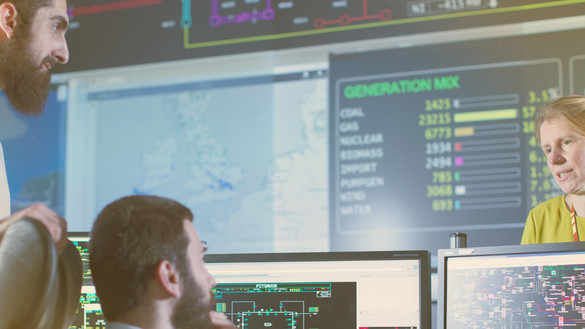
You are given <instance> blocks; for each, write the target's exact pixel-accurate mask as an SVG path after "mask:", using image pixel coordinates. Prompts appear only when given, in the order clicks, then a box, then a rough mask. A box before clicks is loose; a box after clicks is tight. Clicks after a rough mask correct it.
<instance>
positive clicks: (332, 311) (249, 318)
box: [213, 282, 357, 329]
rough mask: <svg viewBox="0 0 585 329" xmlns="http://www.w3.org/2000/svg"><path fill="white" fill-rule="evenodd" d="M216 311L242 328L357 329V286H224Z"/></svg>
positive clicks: (218, 291)
mask: <svg viewBox="0 0 585 329" xmlns="http://www.w3.org/2000/svg"><path fill="white" fill-rule="evenodd" d="M213 292H214V294H215V297H216V301H217V304H216V310H217V311H219V312H223V313H224V314H225V315H226V316H227V317H228V318H230V319H231V320H232V322H233V323H234V325H235V326H237V327H239V328H242V329H244V328H248V329H254V328H267V327H269V328H276V329H309V328H328V327H331V328H348V329H349V328H352V329H353V328H355V327H356V323H357V322H356V321H357V320H356V319H357V315H356V283H355V282H333V283H245V284H239V283H220V284H218V285H217V286H216V287H215V288H213Z"/></svg>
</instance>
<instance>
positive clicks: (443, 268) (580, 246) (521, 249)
mask: <svg viewBox="0 0 585 329" xmlns="http://www.w3.org/2000/svg"><path fill="white" fill-rule="evenodd" d="M566 251H569V252H571V251H575V252H578V251H585V242H568V243H546V244H532V245H509V246H495V247H477V248H454V249H439V250H438V255H437V262H438V264H437V269H438V288H439V289H438V298H437V329H448V328H447V323H446V321H447V317H446V314H445V312H446V309H447V307H446V304H447V294H446V292H447V263H448V261H449V259H453V258H460V257H477V256H498V255H502V256H508V255H509V256H513V255H518V256H520V255H530V254H541V253H550V254H553V253H559V252H566Z"/></svg>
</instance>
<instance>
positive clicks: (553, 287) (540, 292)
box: [447, 265, 585, 328]
mask: <svg viewBox="0 0 585 329" xmlns="http://www.w3.org/2000/svg"><path fill="white" fill-rule="evenodd" d="M452 274H453V276H450V277H449V280H448V282H447V289H448V295H447V296H448V297H447V298H448V305H449V306H448V309H447V324H448V327H449V328H567V327H571V328H574V327H578V328H583V327H584V326H585V265H569V266H524V267H508V268H487V269H473V270H469V269H467V270H457V271H453V272H452Z"/></svg>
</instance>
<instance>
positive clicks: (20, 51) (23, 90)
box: [0, 38, 56, 115]
mask: <svg viewBox="0 0 585 329" xmlns="http://www.w3.org/2000/svg"><path fill="white" fill-rule="evenodd" d="M28 44H29V42H28V40H27V38H14V39H12V40H11V41H8V42H6V43H5V45H4V47H3V48H4V49H2V50H1V53H0V77H1V79H2V81H3V82H4V94H6V97H7V98H8V101H9V102H10V104H11V105H12V106H13V107H14V108H15V109H16V110H17V111H18V112H20V113H22V114H25V115H38V114H40V113H41V112H42V111H43V109H44V107H45V103H46V100H47V96H48V95H49V91H50V86H51V73H50V72H49V71H47V70H42V69H41V67H42V66H41V65H40V64H37V63H35V61H34V59H33V55H32V53H31V51H30V50H29V48H28ZM45 62H48V63H49V64H50V67H53V66H54V65H55V64H56V59H54V58H52V57H51V56H48V57H45V58H44V59H43V61H42V63H45Z"/></svg>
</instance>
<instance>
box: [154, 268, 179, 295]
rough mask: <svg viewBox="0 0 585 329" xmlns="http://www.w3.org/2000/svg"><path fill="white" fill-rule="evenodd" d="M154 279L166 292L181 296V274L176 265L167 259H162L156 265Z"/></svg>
mask: <svg viewBox="0 0 585 329" xmlns="http://www.w3.org/2000/svg"><path fill="white" fill-rule="evenodd" d="M155 278H156V281H157V282H158V283H159V284H160V287H161V289H163V290H164V291H165V292H166V293H167V294H169V295H171V296H173V297H175V298H179V297H181V276H180V275H179V271H178V270H177V267H176V266H175V265H173V264H172V263H171V262H169V261H168V260H163V261H161V262H160V263H158V265H157V266H156V271H155Z"/></svg>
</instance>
